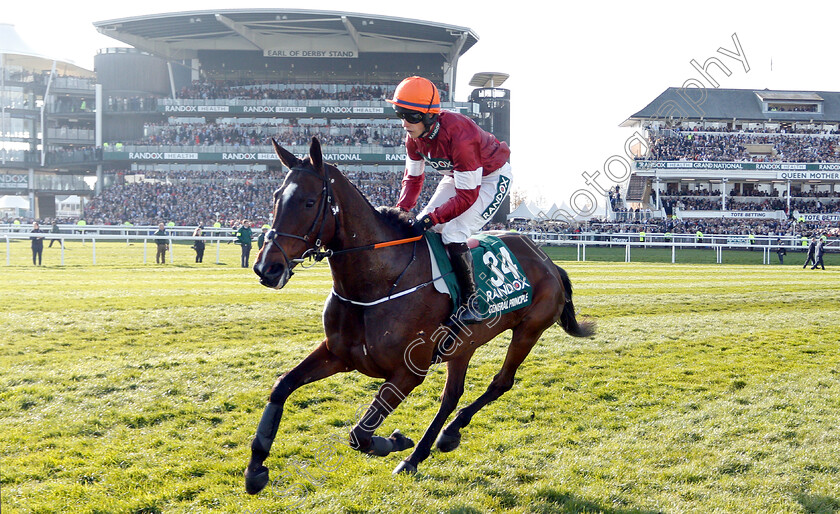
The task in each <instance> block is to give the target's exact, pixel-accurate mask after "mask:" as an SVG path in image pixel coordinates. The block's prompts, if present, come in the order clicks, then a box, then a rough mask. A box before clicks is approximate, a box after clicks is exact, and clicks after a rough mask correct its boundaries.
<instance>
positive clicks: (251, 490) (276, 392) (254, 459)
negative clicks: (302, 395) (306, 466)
mask: <svg viewBox="0 0 840 514" xmlns="http://www.w3.org/2000/svg"><path fill="white" fill-rule="evenodd" d="M342 371H350V368H349V367H348V366H347V365H346V364H345V363H344V362H343V361H341V360H339V359H338V357H336V356H335V355H333V354H332V353H330V351H329V350H327V344H326V340H325V341H323V342H321V344H320V345H318V348H316V349H315V351H313V352H312V353H310V354H309V355H308V356H307V357H306V358H305V359H303V361H301V363H300V364H298V365H297V366H295V367H294V368H293V369H292V370H291V371H289V372H288V373H286V374H285V375H283V376H281V377H280V378H278V379H277V382H275V383H274V387H273V388H272V389H271V395H270V397H269V402H268V405H266V406H265V410H264V411H263V415H262V418H261V419H260V423H259V425H257V434H256V436H255V437H254V439H253V441H252V442H251V460H250V461H249V462H248V466H247V467H246V468H245V490H246V491H247V492H248V494H257V493H258V492H260V491H262V490H263V488H264V487H265V486H266V484H268V468H266V467H265V466H263V465H262V464H263V462H264V461H265V459H266V458H268V453H269V451H270V450H271V445H272V443H273V442H274V437H275V436H276V435H277V428H278V427H279V426H280V418H281V417H282V416H283V405H284V404H285V403H286V398H288V397H289V395H290V394H291V393H292V391H294V390H295V389H297V388H299V387H300V386H302V385H305V384H309V383H311V382H315V381H316V380H321V379H322V378H326V377H329V376H331V375H334V374H336V373H339V372H342Z"/></svg>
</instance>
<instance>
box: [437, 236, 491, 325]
mask: <svg viewBox="0 0 840 514" xmlns="http://www.w3.org/2000/svg"><path fill="white" fill-rule="evenodd" d="M446 249H447V250H449V258H450V260H451V261H452V270H453V271H454V272H455V278H456V279H457V280H458V287H459V288H460V289H461V305H460V307H458V309H457V313H458V320H459V321H460V322H461V323H463V324H465V325H469V324H472V323H480V322H482V321H484V317H482V315H481V313H480V312H479V308H478V297H477V295H476V289H475V277H473V274H474V273H473V269H474V266H473V260H472V252H470V249H469V247H468V246H467V243H449V244H448V245H446Z"/></svg>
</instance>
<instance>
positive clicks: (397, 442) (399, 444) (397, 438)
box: [389, 430, 417, 471]
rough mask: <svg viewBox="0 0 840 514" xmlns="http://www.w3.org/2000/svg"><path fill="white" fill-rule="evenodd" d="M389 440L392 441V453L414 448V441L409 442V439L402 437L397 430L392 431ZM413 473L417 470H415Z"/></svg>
mask: <svg viewBox="0 0 840 514" xmlns="http://www.w3.org/2000/svg"><path fill="white" fill-rule="evenodd" d="M389 439H391V440H392V441H394V449H393V450H392V451H395V452H401V451H403V450H408V449H409V448H413V447H414V441H413V440H411V438H409V437H406V436H404V435H402V432H400V431H399V430H394V432H393V433H392V434H391V437H389ZM415 471H417V470H416V469H415Z"/></svg>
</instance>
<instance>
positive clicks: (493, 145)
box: [388, 76, 513, 323]
mask: <svg viewBox="0 0 840 514" xmlns="http://www.w3.org/2000/svg"><path fill="white" fill-rule="evenodd" d="M388 102H389V103H391V104H393V106H394V110H395V111H396V115H397V118H399V119H401V120H402V126H403V129H405V132H406V140H405V149H406V161H405V174H404V175H403V179H402V189H401V190H400V196H399V200H398V201H397V207H399V208H400V209H402V210H404V211H410V210H411V209H413V208H414V207H415V206H416V205H417V200H418V198H419V197H420V192H421V191H422V188H423V181H424V178H425V169H426V165H427V164H428V165H429V166H431V167H432V168H434V169H435V170H437V171H438V172H439V173H441V174H442V175H443V176H444V177H443V178H442V179H441V181H440V183H439V184H438V186H437V189H435V192H434V194H432V197H431V199H430V200H429V202H428V204H427V205H426V206H425V207H424V208H423V209H422V210H421V211H420V213H419V214H418V215H417V218H416V220H415V221H414V227H415V232H416V233H417V235H420V234H422V233H423V232H425V231H426V230H429V229H431V230H434V231H436V232H439V233H440V234H441V237H442V239H443V244H444V245H445V246H446V248H447V250H448V251H449V257H450V259H451V261H452V268H453V270H454V271H455V276H456V278H457V280H458V285H459V286H460V289H461V291H462V293H463V294H462V295H461V296H462V298H461V306H460V307H459V308H458V318H459V320H460V321H461V322H462V323H477V322H480V321H482V319H483V317H482V315H481V314H480V313H479V312H478V310H477V309H476V308H473V305H474V304H473V302H474V296H475V292H476V286H475V279H474V277H473V269H474V268H473V261H472V254H471V253H470V250H469V248H468V247H467V238H469V236H470V235H471V234H473V233H474V232H477V231H479V230H481V228H482V227H483V226H484V225H485V224H486V223H487V222H488V221H490V219H491V218H492V217H493V215H494V214H495V212H496V210H497V209H498V208H499V206H500V205H501V203H502V200H504V198H505V196H507V194H508V192H509V191H510V182H511V179H512V178H513V174H512V171H511V167H510V163H509V162H508V159H509V158H510V148H508V145H507V143H505V142H500V141H499V140H498V139H496V137H495V136H494V135H493V134H491V133H489V132H486V131H484V130H483V129H481V128H480V127H479V126H478V125H477V124H476V123H475V122H474V121H473V120H472V119H470V118H469V117H467V116H464V115H463V114H459V113H454V112H449V111H444V110H442V109H441V104H440V93H439V92H438V89H437V87H436V86H435V85H434V83H432V81H430V80H428V79H425V78H423V77H416V76H415V77H408V78H407V79H405V80H403V81H402V82H400V84H399V85H398V86H397V89H396V91H395V92H394V98H393V100H388Z"/></svg>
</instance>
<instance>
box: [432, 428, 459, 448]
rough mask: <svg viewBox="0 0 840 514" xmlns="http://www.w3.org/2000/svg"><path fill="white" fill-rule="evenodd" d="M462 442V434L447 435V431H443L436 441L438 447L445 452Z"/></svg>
mask: <svg viewBox="0 0 840 514" xmlns="http://www.w3.org/2000/svg"><path fill="white" fill-rule="evenodd" d="M460 444H461V435H460V434H458V435H446V432H441V433H440V435H439V436H438V438H437V441H435V446H437V449H438V450H440V451H442V452H443V453H446V452H451V451H452V450H454V449H455V448H457V447H458V446H459V445H460Z"/></svg>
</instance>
